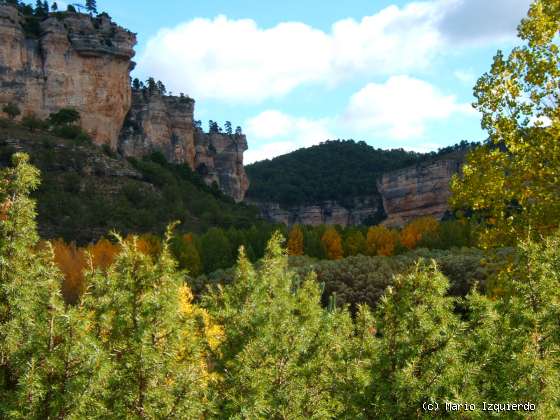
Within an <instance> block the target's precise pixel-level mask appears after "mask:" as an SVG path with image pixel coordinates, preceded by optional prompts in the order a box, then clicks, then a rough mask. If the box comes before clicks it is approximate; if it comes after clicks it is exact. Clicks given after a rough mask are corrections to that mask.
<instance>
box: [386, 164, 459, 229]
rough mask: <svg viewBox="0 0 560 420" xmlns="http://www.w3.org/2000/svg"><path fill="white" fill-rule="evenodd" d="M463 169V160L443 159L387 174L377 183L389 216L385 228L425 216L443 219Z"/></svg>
mask: <svg viewBox="0 0 560 420" xmlns="http://www.w3.org/2000/svg"><path fill="white" fill-rule="evenodd" d="M461 165H462V160H461V159H441V160H437V161H434V162H426V163H422V164H419V165H416V166H413V167H409V168H404V169H400V170H398V171H393V172H389V173H386V174H384V175H383V176H382V178H381V179H380V180H379V181H378V183H377V189H378V190H379V192H380V193H381V197H382V199H383V207H384V208H385V212H386V213H387V216H388V217H387V219H386V220H385V221H384V222H383V224H385V225H388V226H402V225H404V224H406V223H407V222H409V221H411V220H413V219H415V218H418V217H422V216H432V217H435V218H436V219H441V218H442V217H443V216H444V214H445V213H446V212H447V211H448V209H449V206H448V200H449V197H450V196H451V191H450V188H449V182H450V181H451V177H452V176H453V174H456V173H458V172H459V170H460V168H461Z"/></svg>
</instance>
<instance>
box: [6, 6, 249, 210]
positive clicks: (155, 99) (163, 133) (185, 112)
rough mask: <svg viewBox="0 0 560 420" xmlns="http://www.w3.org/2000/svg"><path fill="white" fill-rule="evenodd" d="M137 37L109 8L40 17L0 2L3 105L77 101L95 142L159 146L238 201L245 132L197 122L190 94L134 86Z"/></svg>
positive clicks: (42, 109)
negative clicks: (204, 127)
mask: <svg viewBox="0 0 560 420" xmlns="http://www.w3.org/2000/svg"><path fill="white" fill-rule="evenodd" d="M30 22H32V23H34V24H38V25H39V26H35V27H34V28H33V27H31V26H30ZM135 44H136V36H135V34H133V33H132V32H130V31H128V30H126V29H124V28H121V27H119V26H117V25H116V24H115V23H113V22H112V21H111V19H110V17H109V16H108V15H106V14H101V15H99V16H98V17H91V16H89V15H86V14H82V13H69V12H65V13H51V14H50V15H49V16H48V17H45V18H44V19H42V20H40V21H38V20H36V18H30V17H26V16H24V15H22V14H21V13H20V12H19V10H18V8H17V7H15V6H12V5H8V4H0V45H1V46H2V47H1V48H0V105H3V104H6V103H10V102H13V103H15V104H17V105H18V106H19V108H20V109H21V111H22V115H21V117H23V116H25V115H29V114H34V115H36V116H37V117H39V118H46V117H47V116H48V115H49V114H50V113H52V112H56V111H58V110H59V109H61V108H65V107H71V108H75V109H76V110H77V111H79V113H80V116H81V121H80V124H81V126H82V128H83V129H84V130H85V131H86V132H87V133H88V134H89V135H90V136H91V137H92V138H93V140H94V142H95V143H96V144H98V145H101V144H108V145H109V146H110V147H111V149H112V150H117V149H118V150H119V151H120V152H121V154H122V155H124V156H134V157H141V156H144V155H146V154H148V153H151V152H153V151H160V152H161V153H163V155H164V156H165V157H166V158H167V159H168V160H169V161H170V162H173V163H185V164H188V165H189V166H190V167H191V168H192V169H193V170H196V171H198V172H199V173H200V174H201V175H202V176H203V179H204V180H205V182H206V183H207V184H208V185H211V184H212V183H214V182H216V183H217V184H218V186H219V187H220V188H221V189H222V191H223V192H224V193H226V194H228V195H230V196H231V197H233V198H234V199H235V200H236V201H241V200H242V199H243V197H244V196H245V192H246V190H247V188H248V185H249V182H248V179H247V175H246V174H245V170H244V168H243V152H244V151H245V150H247V140H246V138H245V136H243V135H238V136H228V135H225V134H221V133H215V134H205V133H203V132H202V131H200V130H197V129H195V127H194V124H193V115H194V101H193V100H192V99H190V98H189V97H185V96H181V97H174V96H166V95H161V94H160V93H159V92H158V91H155V92H152V93H148V90H147V89H137V90H134V91H132V89H131V87H130V76H129V75H130V70H131V69H132V67H133V65H134V63H133V62H132V61H131V59H132V57H133V56H134V46H135ZM21 117H20V118H21Z"/></svg>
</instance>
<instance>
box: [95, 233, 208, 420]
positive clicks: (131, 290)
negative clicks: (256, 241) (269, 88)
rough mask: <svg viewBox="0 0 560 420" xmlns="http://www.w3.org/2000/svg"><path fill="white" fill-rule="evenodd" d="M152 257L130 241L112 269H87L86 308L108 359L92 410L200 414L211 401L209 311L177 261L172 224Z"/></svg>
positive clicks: (121, 414)
mask: <svg viewBox="0 0 560 420" xmlns="http://www.w3.org/2000/svg"><path fill="white" fill-rule="evenodd" d="M167 238H168V239H167V240H166V241H165V242H164V244H163V250H162V252H161V253H160V254H159V255H158V256H156V257H155V258H152V257H150V256H147V255H145V254H144V253H142V252H141V251H140V250H139V249H138V248H137V244H136V238H134V239H132V240H131V241H123V240H121V241H120V244H121V247H122V250H121V253H120V254H119V256H118V258H117V260H116V261H115V263H114V265H113V266H112V267H111V268H110V269H109V270H108V272H106V273H103V272H98V271H95V272H91V273H89V274H88V276H87V279H88V284H89V285H90V286H89V291H88V293H86V295H85V298H84V308H85V311H86V312H88V313H90V314H91V318H92V324H93V327H92V332H93V334H94V335H95V336H97V337H99V341H100V351H102V352H103V354H104V357H103V364H102V367H101V370H102V371H103V372H104V374H103V375H100V378H99V380H100V382H99V383H98V385H99V387H98V389H99V390H98V391H96V392H97V395H95V398H96V400H97V401H100V402H101V405H102V407H103V408H102V409H100V410H99V411H95V412H90V413H88V414H87V417H88V418H92V417H93V418H97V417H104V418H108V417H111V418H130V416H132V417H135V418H200V417H201V416H202V414H203V412H204V411H207V410H210V407H211V404H210V402H209V401H208V399H207V398H206V390H207V387H208V383H209V380H210V375H209V372H208V368H207V362H206V357H205V349H206V343H207V342H206V338H205V337H206V336H205V331H206V330H205V325H204V322H203V320H202V319H203V317H202V313H201V312H200V311H197V310H196V307H195V306H193V305H192V303H191V299H192V296H191V294H190V290H188V288H187V287H186V286H185V285H184V277H183V274H182V273H181V272H178V271H177V270H176V268H175V262H174V261H173V259H172V257H171V255H170V252H169V238H170V232H168V235H167Z"/></svg>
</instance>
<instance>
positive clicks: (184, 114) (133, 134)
mask: <svg viewBox="0 0 560 420" xmlns="http://www.w3.org/2000/svg"><path fill="white" fill-rule="evenodd" d="M193 115H194V100H192V99H190V98H188V97H182V98H178V97H174V96H164V95H160V94H159V93H158V92H152V93H150V92H149V91H148V90H147V89H134V90H133V91H132V106H131V108H130V111H129V113H128V115H127V117H126V120H125V122H124V126H123V129H122V131H121V133H120V137H119V142H118V149H119V152H120V153H121V154H123V155H124V156H133V157H141V156H144V155H146V154H148V153H150V152H152V151H155V150H157V151H159V152H161V153H162V154H163V155H164V156H165V157H166V159H167V160H168V161H169V162H173V163H187V164H188V165H189V166H190V167H191V168H193V169H194V168H195V146H194V127H193Z"/></svg>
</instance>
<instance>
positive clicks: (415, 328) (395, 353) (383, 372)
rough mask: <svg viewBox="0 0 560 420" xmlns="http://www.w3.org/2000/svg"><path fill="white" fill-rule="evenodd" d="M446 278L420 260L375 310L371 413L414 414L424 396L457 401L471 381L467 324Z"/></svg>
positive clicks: (375, 415)
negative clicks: (465, 351) (466, 367)
mask: <svg viewBox="0 0 560 420" xmlns="http://www.w3.org/2000/svg"><path fill="white" fill-rule="evenodd" d="M448 287H449V282H448V280H447V279H446V278H445V277H444V276H443V275H442V274H441V273H440V272H439V271H438V269H437V267H436V265H435V262H434V263H432V264H431V265H427V264H426V263H423V262H419V263H418V264H417V265H416V267H415V268H414V270H413V271H412V272H411V273H410V274H407V275H400V276H397V277H396V278H395V280H394V283H393V285H392V286H390V287H389V288H388V289H387V292H386V294H385V296H384V297H383V299H382V301H381V303H380V305H379V307H378V308H377V310H376V312H375V318H376V319H377V326H376V328H375V330H376V334H377V335H378V336H379V338H378V339H376V340H375V341H374V342H373V344H371V345H370V348H371V355H370V357H371V360H372V362H371V363H372V364H371V374H370V386H369V389H368V392H367V393H366V394H365V407H364V408H365V409H366V412H367V413H368V415H369V418H413V417H414V418H416V417H421V416H422V415H425V416H429V414H430V413H424V414H422V413H423V411H422V403H423V402H426V401H436V402H438V403H440V404H441V403H442V401H445V400H447V401H453V400H455V399H457V398H459V397H460V390H461V389H462V388H464V387H465V386H467V383H465V381H468V377H467V376H466V375H464V374H463V371H462V367H463V366H462V363H461V357H462V349H461V347H460V345H459V341H458V338H459V336H460V335H461V334H462V331H463V325H462V322H461V321H460V320H459V319H458V317H457V316H456V315H455V314H454V300H453V298H451V297H447V296H446V293H447V289H448Z"/></svg>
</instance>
